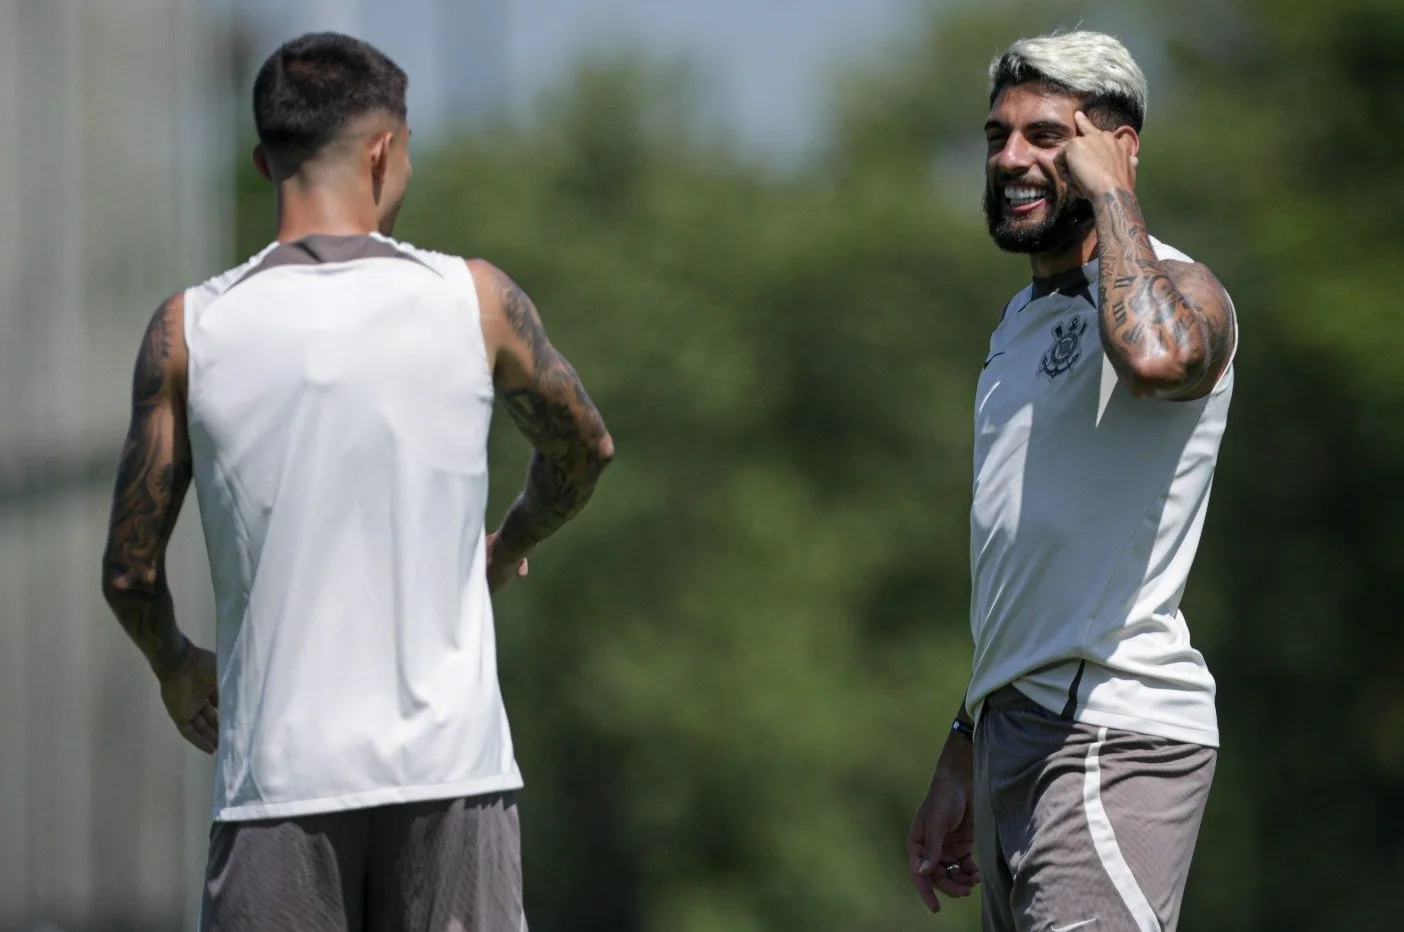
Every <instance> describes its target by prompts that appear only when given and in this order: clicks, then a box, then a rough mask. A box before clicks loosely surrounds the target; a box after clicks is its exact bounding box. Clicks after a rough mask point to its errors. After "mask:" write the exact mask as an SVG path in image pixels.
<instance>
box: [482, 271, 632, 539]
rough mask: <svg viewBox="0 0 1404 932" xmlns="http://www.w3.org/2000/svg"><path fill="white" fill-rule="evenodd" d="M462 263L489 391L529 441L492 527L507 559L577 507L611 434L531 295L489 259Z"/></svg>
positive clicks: (605, 457) (610, 447)
mask: <svg viewBox="0 0 1404 932" xmlns="http://www.w3.org/2000/svg"><path fill="white" fill-rule="evenodd" d="M468 266H469V268H470V269H471V270H472V273H473V278H474V281H475V282H476V285H477V291H478V301H479V305H480V307H481V308H482V315H483V333H484V336H485V337H486V339H487V344H488V353H489V358H490V359H491V361H492V364H493V381H494V384H495V385H496V388H497V396H498V398H499V399H500V400H501V402H502V405H503V407H504V408H505V409H506V411H507V414H508V416H509V417H511V419H512V421H513V422H514V423H515V424H516V425H517V428H518V429H519V430H520V431H521V432H522V434H523V435H524V436H525V437H526V438H527V440H528V441H529V442H530V443H531V445H532V446H533V447H534V448H535V452H534V453H533V454H532V458H531V465H530V466H529V467H528V468H527V477H526V486H525V488H523V489H522V493H521V495H520V496H518V497H517V500H516V502H515V503H513V505H512V507H511V508H510V509H508V511H507V514H506V516H505V517H504V518H503V520H502V526H501V527H500V528H499V529H498V531H497V534H496V535H495V544H496V546H497V547H500V548H502V549H503V550H504V551H505V553H506V554H507V555H509V556H510V557H511V558H512V560H513V562H515V561H516V560H520V559H523V558H525V557H526V556H527V555H528V554H529V553H530V552H531V550H532V549H533V548H535V547H536V545H537V544H539V543H541V542H542V541H544V540H545V539H546V538H548V537H550V536H551V535H552V534H554V533H555V532H556V531H558V530H560V528H561V527H562V526H563V525H564V524H565V523H566V522H567V521H569V520H570V519H571V518H573V517H575V515H576V514H578V513H579V512H580V510H581V509H582V508H584V507H585V503H586V502H588V501H589V500H590V496H591V495H592V494H593V493H594V490H595V483H596V482H597V481H598V480H599V477H600V473H601V472H603V471H604V468H605V467H606V466H607V465H609V462H610V460H611V459H612V458H613V456H614V442H613V440H612V439H611V438H610V436H609V432H608V431H607V430H606V429H605V424H604V420H603V418H601V417H600V412H599V411H598V410H597V409H596V408H595V405H594V403H593V402H592V401H591V400H590V396H589V395H588V394H586V392H585V386H584V385H582V384H581V383H580V377H579V376H578V375H576V373H575V370H574V369H573V368H572V367H571V365H570V363H569V362H567V361H566V359H565V357H563V356H562V355H561V354H560V353H559V352H557V351H556V349H555V348H554V347H553V346H552V345H551V343H550V341H549V340H548V339H547V337H546V330H545V327H544V326H542V323H541V316H540V315H539V314H538V313H537V312H536V307H535V306H534V305H533V304H532V302H531V299H530V298H528V297H527V296H526V294H525V293H524V292H523V291H522V290H521V289H520V288H518V287H517V285H516V284H515V283H514V282H513V281H512V280H511V279H510V278H508V277H507V275H506V274H505V273H503V272H502V271H501V270H500V269H497V268H495V267H494V266H492V265H491V264H489V263H487V262H484V261H482V260H479V259H474V260H471V261H470V262H469V263H468Z"/></svg>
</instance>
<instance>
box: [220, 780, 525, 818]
mask: <svg viewBox="0 0 1404 932" xmlns="http://www.w3.org/2000/svg"><path fill="white" fill-rule="evenodd" d="M524 785H525V784H524V783H523V781H522V777H521V774H520V773H517V772H515V771H514V772H511V773H505V774H499V775H497V776H493V777H479V778H478V779H476V780H459V781H456V782H453V783H434V784H429V785H426V786H390V787H382V788H380V789H375V790H365V791H363V792H360V793H350V794H347V795H345V796H323V797H320V798H317V799H296V800H289V801H287V802H279V803H250V804H246V805H242V806H225V807H223V808H219V807H216V808H215V810H214V814H213V819H214V821H216V822H252V821H256V820H260V819H289V818H297V817H299V816H309V815H322V814H325V813H329V812H346V811H349V810H352V809H370V808H372V807H375V806H391V805H397V804H400V803H422V802H428V801H430V800H435V799H458V798H460V797H467V796H483V795H486V794H488V793H506V792H511V791H513V790H520V789H521V788H522V787H523V786H524Z"/></svg>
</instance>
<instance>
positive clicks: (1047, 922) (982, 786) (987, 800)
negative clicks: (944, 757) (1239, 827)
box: [975, 687, 1218, 932]
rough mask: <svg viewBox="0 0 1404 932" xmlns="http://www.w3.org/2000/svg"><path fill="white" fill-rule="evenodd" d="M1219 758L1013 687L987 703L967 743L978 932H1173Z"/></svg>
mask: <svg viewBox="0 0 1404 932" xmlns="http://www.w3.org/2000/svg"><path fill="white" fill-rule="evenodd" d="M1217 757H1218V755H1217V753H1216V752H1215V751H1214V749H1213V748H1207V747H1201V746H1199V745H1195V744H1183V743H1181V742H1177V741H1170V740H1167V739H1164V738H1152V737H1148V736H1146V735H1141V734H1135V733H1132V732H1128V731H1118V730H1116V729H1113V728H1097V727H1094V726H1091V725H1084V724H1081V723H1079V722H1074V721H1072V720H1071V719H1067V718H1063V717H1062V716H1060V715H1058V714H1057V713H1054V712H1049V711H1048V710H1046V709H1044V708H1043V707H1042V706H1040V705H1038V704H1037V703H1035V702H1034V701H1033V700H1031V699H1028V698H1027V697H1025V696H1024V695H1023V694H1022V693H1020V692H1019V691H1018V690H1017V689H1015V688H1013V687H1005V688H1004V689H1002V690H999V691H998V692H996V693H994V694H993V695H992V696H990V697H989V698H988V699H987V700H986V701H985V705H984V708H983V710H982V711H981V714H980V725H979V728H978V730H977V731H976V734H975V833H976V840H975V844H976V851H975V856H976V861H978V863H979V865H980V874H981V878H982V884H981V887H980V888H979V889H980V891H981V912H982V918H983V922H984V932H1071V930H1074V929H1079V930H1082V932H1174V929H1175V926H1176V924H1177V923H1178V922H1179V918H1180V901H1181V898H1182V897H1183V896H1184V892H1185V881H1186V878H1187V877H1188V875H1189V867H1190V859H1191V857H1192V856H1193V854H1194V844H1195V839H1196V838H1197V837H1198V835H1199V824H1200V820H1201V818H1202V817H1203V814H1204V804H1205V802H1206V801H1207V800H1208V798H1209V786H1210V784H1211V783H1212V782H1213V779H1214V765H1215V762H1216V760H1217Z"/></svg>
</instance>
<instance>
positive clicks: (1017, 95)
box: [985, 81, 1093, 254]
mask: <svg viewBox="0 0 1404 932" xmlns="http://www.w3.org/2000/svg"><path fill="white" fill-rule="evenodd" d="M1080 105H1081V101H1080V100H1079V99H1078V98H1077V97H1076V96H1074V95H1072V94H1068V93H1065V92H1062V91H1059V90H1057V89H1056V88H1051V87H1049V86H1047V85H1045V84H1041V83H1038V82H1033V81H1030V82H1025V83H1023V84H1015V85H1012V86H1010V87H1006V88H1005V89H1004V90H1002V91H1000V93H999V96H997V97H996V98H995V101H994V105H993V106H992V107H991V108H990V115H989V119H988V121H987V122H986V123H985V138H986V142H987V144H988V149H987V155H986V161H985V220H986V222H987V223H988V224H989V230H990V237H991V238H992V239H993V240H994V241H995V244H996V245H997V246H999V248H1000V249H1003V250H1005V251H1007V252H1017V253H1035V254H1037V253H1049V252H1061V251H1064V250H1067V249H1069V248H1070V247H1071V246H1073V245H1074V244H1075V243H1076V242H1077V241H1078V240H1079V239H1081V238H1082V237H1085V236H1088V235H1090V234H1091V232H1092V221H1093V214H1092V205H1091V203H1090V202H1088V201H1087V200H1086V199H1085V198H1082V197H1079V196H1077V195H1075V194H1073V193H1072V191H1071V190H1070V189H1069V188H1068V185H1067V182H1065V181H1064V180H1063V179H1062V178H1061V177H1060V176H1059V174H1058V171H1057V170H1056V169H1055V168H1054V166H1053V160H1054V158H1056V157H1057V155H1058V153H1059V152H1060V151H1061V150H1062V148H1063V146H1064V145H1066V144H1067V142H1068V140H1070V139H1072V138H1073V137H1074V136H1075V135H1077V128H1076V124H1075V123H1074V121H1073V115H1074V114H1075V113H1076V112H1077V110H1078V107H1079V106H1080Z"/></svg>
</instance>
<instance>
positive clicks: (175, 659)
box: [102, 305, 191, 675]
mask: <svg viewBox="0 0 1404 932" xmlns="http://www.w3.org/2000/svg"><path fill="white" fill-rule="evenodd" d="M177 311H178V308H174V307H172V305H167V306H166V307H164V308H162V310H161V311H159V312H157V314H156V316H155V317H154V318H153V319H152V321H151V325H150V326H149V327H148V329H147V333H146V339H145V341H144V342H143V345H142V347H141V351H140V352H139V353H138V356H137V363H136V370H135V373H134V375H133V379H132V421H131V427H130V429H129V430H128V433H127V439H126V442H125V443H124V444H123V445H122V457H121V461H120V463H119V465H118V469H117V483H116V488H115V490H114V492H113V499H112V516H111V522H110V526H109V532H108V539H107V549H106V551H105V552H104V554H103V561H102V580H103V593H104V595H105V596H106V597H107V602H108V604H109V605H110V606H111V607H112V611H113V613H114V614H116V616H117V619H118V621H120V622H121V624H122V627H123V628H124V629H125V630H126V632H127V634H128V636H129V637H131V639H132V640H133V641H134V642H135V643H136V645H137V647H139V648H140V649H141V651H142V653H143V654H145V655H146V659H147V661H148V662H149V663H150V664H151V667H152V669H153V670H155V671H156V673H157V674H158V675H159V674H163V673H167V672H170V671H171V670H173V669H175V668H176V667H177V666H179V664H180V662H181V659H182V657H183V654H184V649H185V646H186V645H185V638H184V637H183V636H182V635H181V633H180V629H179V628H178V627H177V625H176V619H175V609H174V606H173V604H172V602H171V593H170V588H169V587H168V585H167V583H166V574H165V550H166V543H167V542H168V541H169V540H170V536H171V532H172V531H173V530H174V529H175V522H176V517H177V515H178V513H179V510H180V504H181V501H182V499H183V498H184V496H185V492H186V489H187V488H188V487H189V485H190V476H191V466H190V453H189V447H188V444H187V442H186V436H185V430H184V424H183V421H184V412H183V410H182V409H181V407H180V386H178V385H176V384H173V383H174V382H175V376H173V375H172V372H171V370H172V368H173V366H172V355H173V353H174V352H175V351H176V350H175V341H176V340H178V339H179V335H178V332H177V331H176V330H175V322H174V321H173V320H172V318H173V316H177V315H176V312H177Z"/></svg>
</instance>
